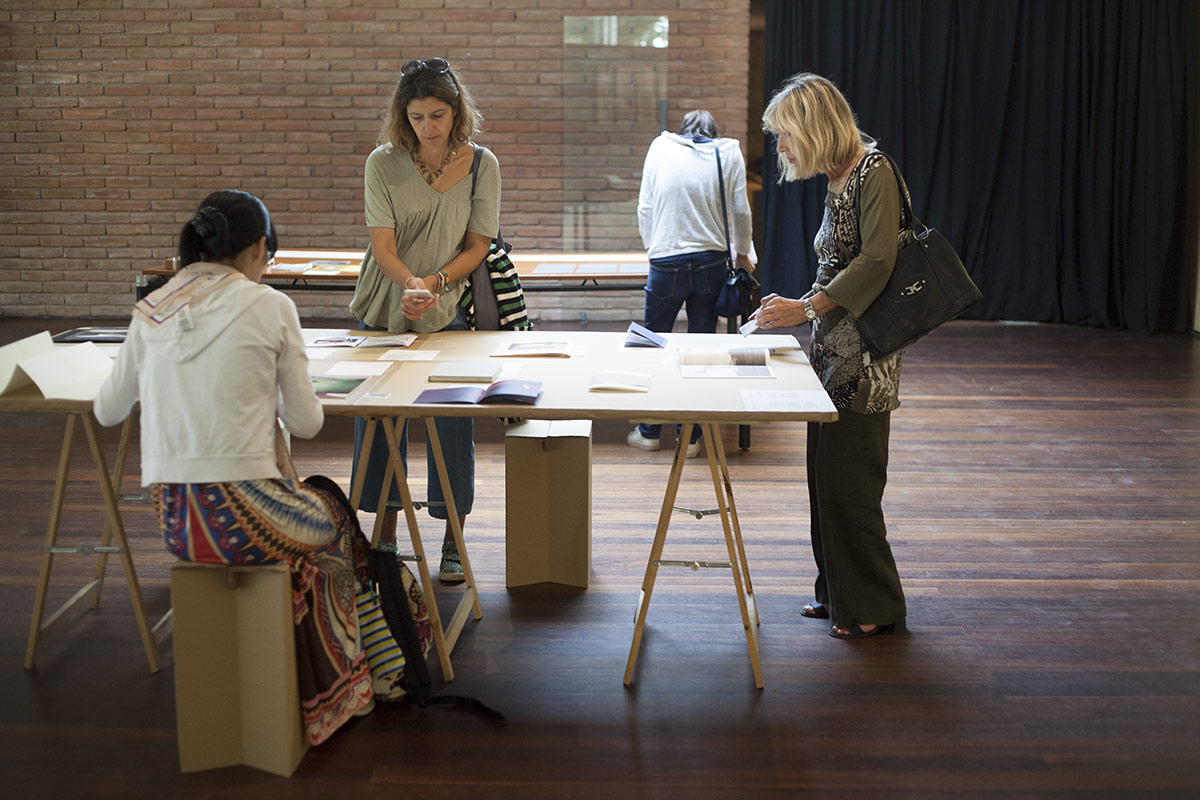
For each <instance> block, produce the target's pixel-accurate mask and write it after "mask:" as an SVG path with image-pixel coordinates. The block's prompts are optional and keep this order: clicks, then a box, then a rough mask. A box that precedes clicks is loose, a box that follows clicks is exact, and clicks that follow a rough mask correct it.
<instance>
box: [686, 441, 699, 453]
mask: <svg viewBox="0 0 1200 800" xmlns="http://www.w3.org/2000/svg"><path fill="white" fill-rule="evenodd" d="M698 455H700V440H699V439H697V440H696V441H694V442H692V443H691V444H689V445H688V448H687V457H688V458H695V457H696V456H698Z"/></svg>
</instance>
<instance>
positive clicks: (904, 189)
mask: <svg viewBox="0 0 1200 800" xmlns="http://www.w3.org/2000/svg"><path fill="white" fill-rule="evenodd" d="M875 152H876V153H878V154H879V155H881V156H883V157H884V158H886V159H887V162H888V164H890V165H891V166H892V174H893V175H895V176H896V184H897V186H898V187H899V189H900V205H901V206H902V207H903V208H902V209H901V211H902V212H903V213H902V214H901V220H903V219H904V218H905V216H907V218H908V228H909V230H911V231H912V234H913V236H914V237H917V238H920V234H918V233H917V228H918V227H921V228H924V229H925V230H929V226H928V225H926V224H925V223H924V222H921V220H919V219H917V215H916V214H914V213H913V210H912V202H911V201H910V199H909V195H908V184H906V183H905V182H904V176H903V175H901V174H900V168H899V167H897V166H896V162H895V160H893V159H892V157H891V156H889V155H888V154H887V153H885V152H883V151H882V150H876V151H875ZM869 155H870V154H869V153H868V154H867V156H863V159H862V163H863V164H864V165H865V164H866V161H867V158H868V156H869ZM861 170H862V167H859V171H861ZM854 219H855V221H856V222H857V221H861V220H862V185H861V179H860V183H859V185H858V186H856V187H855V189H854ZM858 241H859V245H860V246H861V244H862V231H861V230H860V231H859V234H858Z"/></svg>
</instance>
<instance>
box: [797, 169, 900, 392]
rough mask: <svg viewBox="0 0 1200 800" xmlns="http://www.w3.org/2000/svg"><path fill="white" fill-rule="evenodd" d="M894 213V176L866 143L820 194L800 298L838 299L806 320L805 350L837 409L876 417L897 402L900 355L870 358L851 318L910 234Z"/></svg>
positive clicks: (878, 288) (875, 290) (866, 303)
mask: <svg viewBox="0 0 1200 800" xmlns="http://www.w3.org/2000/svg"><path fill="white" fill-rule="evenodd" d="M860 193H861V195H862V196H861V202H860V198H859V194H860ZM860 214H861V217H860ZM900 216H901V203H900V188H899V184H898V182H897V181H896V176H895V174H894V173H893V172H892V169H891V165H890V164H889V163H888V160H887V158H886V157H884V155H883V154H882V153H880V152H879V151H877V150H875V149H873V148H872V149H870V150H868V152H867V153H866V155H864V156H863V157H862V158H861V159H860V160H859V162H858V163H857V164H856V165H855V166H854V168H853V169H851V170H850V172H849V174H848V175H847V177H846V178H844V179H842V180H841V181H838V182H836V183H834V184H831V185H830V187H829V193H828V194H827V195H826V197H825V216H824V218H823V219H822V220H821V228H820V230H819V231H818V232H817V236H816V239H815V241H814V243H813V245H814V247H815V248H816V252H817V278H816V280H815V281H814V282H813V288H812V291H811V292H809V294H808V295H806V297H807V296H810V295H812V294H815V293H817V292H818V291H822V290H824V292H825V294H826V295H828V296H829V298H830V299H831V300H833V301H834V302H835V303H837V304H838V307H837V308H835V309H833V311H830V312H828V313H827V314H823V315H821V316H820V317H818V318H817V319H816V320H815V321H814V322H813V326H812V352H811V354H810V360H811V361H812V365H813V369H814V370H816V373H817V376H818V377H819V378H820V379H821V385H822V386H824V387H825V391H827V392H828V393H829V396H830V398H831V399H832V400H833V404H834V405H835V406H837V408H838V409H843V410H849V411H856V412H858V413H860V414H876V413H881V412H884V411H891V410H892V409H894V408H897V407H898V406H899V405H900V398H899V390H900V365H901V363H902V362H903V360H904V352H903V351H900V352H897V353H892V354H891V355H889V356H887V357H885V358H880V359H875V358H873V357H872V355H871V352H870V351H869V350H868V349H867V347H866V345H865V344H863V341H862V337H861V336H860V335H859V332H858V324H857V322H856V321H855V318H856V317H857V316H858V315H860V314H862V313H863V312H864V311H866V310H867V308H869V307H870V305H871V303H872V302H873V301H874V300H875V298H876V297H878V296H879V293H880V292H882V291H883V288H884V286H886V285H887V282H888V278H890V277H891V275H892V268H893V267H894V266H895V265H896V252H897V250H898V248H899V246H900V245H901V244H903V243H906V242H907V241H908V239H909V238H910V237H911V235H912V234H911V232H910V231H909V229H908V226H907V220H901V218H900Z"/></svg>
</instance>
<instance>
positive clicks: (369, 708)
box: [354, 697, 375, 717]
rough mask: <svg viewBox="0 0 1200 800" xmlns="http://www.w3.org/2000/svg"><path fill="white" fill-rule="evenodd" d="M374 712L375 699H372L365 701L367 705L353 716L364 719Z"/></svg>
mask: <svg viewBox="0 0 1200 800" xmlns="http://www.w3.org/2000/svg"><path fill="white" fill-rule="evenodd" d="M374 710H375V698H374V697H372V698H371V699H370V700H368V701H367V704H366V705H365V706H363V707H362V708H360V709H359V710H358V711H355V712H354V716H356V717H365V716H367V715H368V714H370V713H371V712H372V711H374Z"/></svg>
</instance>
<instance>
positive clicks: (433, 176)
mask: <svg viewBox="0 0 1200 800" xmlns="http://www.w3.org/2000/svg"><path fill="white" fill-rule="evenodd" d="M457 154H458V150H447V151H446V157H445V158H443V159H442V164H441V166H439V167H438V168H437V170H435V171H433V172H431V171H430V169H429V165H428V164H426V163H425V161H424V159H422V158H421V154H420V152H418V153H417V154H416V156H417V158H416V161H417V169H418V171H420V173H421V176H422V177H424V178H425V182H426V183H427V184H429V185H430V186H433V182H434V181H436V180H437V179H438V178H440V177H441V176H442V173H443V172H445V171H446V165H447V164H449V163H450V159H452V158H454V156H456V155H457Z"/></svg>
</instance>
